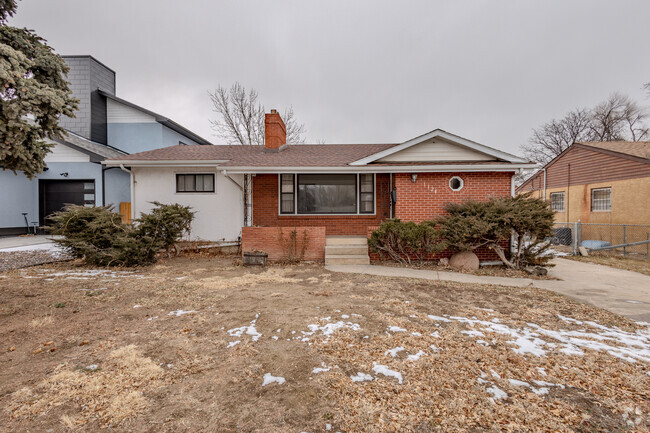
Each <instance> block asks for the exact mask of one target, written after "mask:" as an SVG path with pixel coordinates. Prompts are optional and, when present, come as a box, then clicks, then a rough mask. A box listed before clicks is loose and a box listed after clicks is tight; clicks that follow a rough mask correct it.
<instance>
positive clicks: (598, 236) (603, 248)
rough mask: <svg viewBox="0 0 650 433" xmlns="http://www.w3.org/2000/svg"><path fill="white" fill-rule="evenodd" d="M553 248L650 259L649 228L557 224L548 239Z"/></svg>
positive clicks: (628, 225)
mask: <svg viewBox="0 0 650 433" xmlns="http://www.w3.org/2000/svg"><path fill="white" fill-rule="evenodd" d="M551 243H552V244H553V245H554V249H557V250H560V251H564V252H571V253H573V254H576V253H577V251H578V247H585V248H586V249H587V250H589V252H590V253H595V252H598V253H599V254H606V255H619V256H625V257H635V258H641V259H650V225H636V224H595V223H581V222H575V223H568V222H557V223H555V225H554V235H553V237H552V238H551Z"/></svg>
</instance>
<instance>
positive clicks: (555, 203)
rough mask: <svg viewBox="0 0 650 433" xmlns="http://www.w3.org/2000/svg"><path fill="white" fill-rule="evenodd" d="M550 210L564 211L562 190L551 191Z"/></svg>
mask: <svg viewBox="0 0 650 433" xmlns="http://www.w3.org/2000/svg"><path fill="white" fill-rule="evenodd" d="M551 210H552V211H553V212H564V192H552V193H551Z"/></svg>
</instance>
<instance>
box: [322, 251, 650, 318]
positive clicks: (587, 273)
mask: <svg viewBox="0 0 650 433" xmlns="http://www.w3.org/2000/svg"><path fill="white" fill-rule="evenodd" d="M551 263H553V264H555V266H554V267H552V268H549V274H550V275H552V276H554V277H555V278H559V279H560V280H561V281H557V280H532V279H530V278H506V277H487V276H479V275H470V274H461V273H458V272H438V271H430V270H419V269H409V268H399V267H391V266H379V265H332V266H326V267H325V268H326V269H328V270H330V271H333V272H351V273H359V274H370V275H382V276H386V277H405V278H421V279H425V280H436V281H455V282H459V283H470V284H495V285H501V286H513V287H531V286H532V287H539V288H542V289H547V290H553V291H555V292H558V293H562V294H563V295H566V296H570V297H572V298H575V299H578V300H580V301H582V302H586V303H589V304H592V305H595V306H597V307H600V308H604V309H606V310H609V311H611V312H613V313H616V314H620V315H621V316H625V317H628V318H630V319H633V320H637V321H643V322H650V277H649V276H647V275H643V274H639V273H637V272H630V271H625V270H622V269H616V268H611V267H609V266H603V265H595V264H592V263H584V262H577V261H574V260H567V259H562V258H556V259H553V261H552V262H551Z"/></svg>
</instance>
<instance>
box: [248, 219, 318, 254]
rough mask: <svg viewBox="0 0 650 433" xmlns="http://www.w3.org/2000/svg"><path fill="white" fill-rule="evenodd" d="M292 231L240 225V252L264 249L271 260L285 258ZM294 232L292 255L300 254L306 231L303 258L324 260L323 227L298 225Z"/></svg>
mask: <svg viewBox="0 0 650 433" xmlns="http://www.w3.org/2000/svg"><path fill="white" fill-rule="evenodd" d="M292 231H293V229H290V228H287V227H285V228H281V227H242V240H241V249H242V253H244V252H251V251H264V252H265V253H267V254H268V255H269V257H268V259H269V260H271V261H276V260H282V259H286V258H287V255H288V254H287V253H288V249H289V248H290V236H291V232H292ZM296 232H297V234H296V242H295V246H293V248H291V249H292V256H293V257H296V256H299V255H300V253H301V250H302V246H303V240H304V239H305V237H304V236H305V233H306V244H307V246H306V247H305V253H304V256H303V260H308V261H323V260H325V227H299V228H297V229H296ZM281 239H282V240H281Z"/></svg>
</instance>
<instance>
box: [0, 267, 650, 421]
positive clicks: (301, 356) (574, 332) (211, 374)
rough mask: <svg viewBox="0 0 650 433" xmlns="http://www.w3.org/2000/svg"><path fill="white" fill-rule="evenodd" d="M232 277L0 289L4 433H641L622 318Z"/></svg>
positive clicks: (78, 281)
mask: <svg viewBox="0 0 650 433" xmlns="http://www.w3.org/2000/svg"><path fill="white" fill-rule="evenodd" d="M232 263H233V262H232V260H231V259H224V258H214V257H196V258H195V257H179V258H176V259H171V260H167V259H165V260H162V261H161V262H159V263H158V264H156V265H154V266H151V267H149V268H144V269H122V270H102V269H89V268H87V267H84V266H79V265H78V264H75V263H64V264H50V265H47V266H42V267H34V268H28V269H22V270H13V271H10V272H4V273H2V274H0V277H1V278H0V293H2V296H3V303H2V304H0V341H2V347H1V348H0V349H1V351H0V364H1V365H2V366H3V368H2V369H0V407H2V408H3V409H2V410H4V412H3V416H2V417H0V430H3V431H4V430H7V431H47V430H48V429H53V431H68V430H74V431H83V432H90V431H97V430H99V429H101V428H103V427H109V426H110V427H111V429H112V430H113V431H129V432H154V431H155V432H178V431H181V432H183V431H187V432H190V431H192V432H195V431H220V432H240V431H246V432H286V431H296V432H298V431H308V432H319V431H327V430H326V428H327V426H328V425H329V426H330V428H331V431H361V432H384V431H386V432H388V431H400V432H428V431H440V432H446V431H486V430H487V431H554V430H555V431H603V432H604V431H648V427H649V425H648V420H649V418H648V412H649V411H650V405H649V404H648V401H650V394H649V391H648V390H649V389H650V359H646V358H644V357H650V355H648V352H644V350H645V351H650V341H649V340H648V339H650V334H649V332H650V331H648V328H647V327H643V326H641V325H639V324H636V323H634V322H632V321H630V320H627V319H625V318H622V317H620V316H616V315H614V314H612V313H609V312H607V311H604V310H600V309H597V308H595V307H592V306H589V305H585V304H581V303H578V302H575V301H572V300H570V299H568V298H566V297H563V296H561V295H558V294H555V293H552V292H547V291H544V290H538V289H532V288H530V289H516V288H504V287H495V286H482V285H461V284H453V283H444V284H442V283H439V282H429V281H421V280H409V279H398V278H395V279H392V278H385V277H374V276H366V275H347V274H337V273H330V272H327V271H325V270H324V269H323V268H322V266H318V265H296V266H272V267H270V268H265V269H251V268H242V267H238V266H233V264H232ZM400 348H401V349H400ZM52 349H54V350H52ZM393 354H394V356H393ZM94 366H97V368H94ZM89 367H92V368H89ZM280 379H284V380H280ZM504 395H505V396H504Z"/></svg>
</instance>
